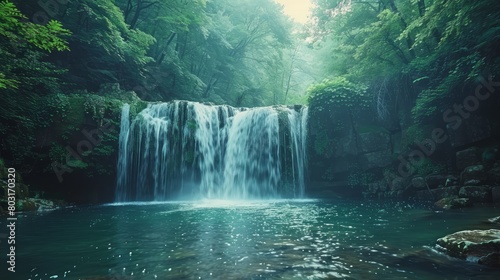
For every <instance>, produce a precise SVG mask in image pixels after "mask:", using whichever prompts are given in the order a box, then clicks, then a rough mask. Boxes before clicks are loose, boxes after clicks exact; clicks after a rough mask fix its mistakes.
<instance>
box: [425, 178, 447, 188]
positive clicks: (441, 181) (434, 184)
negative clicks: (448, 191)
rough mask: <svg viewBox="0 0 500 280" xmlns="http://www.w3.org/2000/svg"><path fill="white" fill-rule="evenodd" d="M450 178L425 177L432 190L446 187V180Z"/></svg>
mask: <svg viewBox="0 0 500 280" xmlns="http://www.w3.org/2000/svg"><path fill="white" fill-rule="evenodd" d="M447 179H448V178H447V177H446V176H444V175H429V176H427V177H425V181H426V182H427V185H428V186H429V188H431V189H435V188H438V187H440V186H441V187H444V185H446V180H447Z"/></svg>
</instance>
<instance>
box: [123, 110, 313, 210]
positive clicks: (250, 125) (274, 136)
mask: <svg viewBox="0 0 500 280" xmlns="http://www.w3.org/2000/svg"><path fill="white" fill-rule="evenodd" d="M129 111H130V107H129V106H128V105H124V106H123V109H122V119H121V125H120V129H121V130H120V138H119V141H120V142H119V158H118V178H117V189H116V200H117V201H119V202H123V201H151V200H156V201H163V200H168V199H186V198H187V199H197V198H214V199H261V198H279V197H303V196H304V186H305V177H306V176H305V167H306V153H305V147H306V146H305V141H306V123H307V107H302V106H296V107H294V108H290V107H285V106H273V107H260V108H234V107H231V106H224V105H205V104H201V103H197V102H188V101H173V102H168V103H159V104H149V105H148V107H147V108H146V109H144V110H143V111H141V112H140V113H139V114H137V116H136V117H135V118H134V119H133V120H132V121H129V118H130V116H129Z"/></svg>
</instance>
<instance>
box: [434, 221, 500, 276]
mask: <svg viewBox="0 0 500 280" xmlns="http://www.w3.org/2000/svg"><path fill="white" fill-rule="evenodd" d="M436 243H437V245H436V249H437V250H438V251H441V252H444V253H445V254H447V255H449V256H451V257H455V258H459V259H464V260H467V261H469V262H475V263H478V264H482V265H486V266H491V267H500V230H498V229H488V230H463V231H459V232H455V233H452V234H450V235H447V236H445V237H442V238H439V239H438V240H437V241H436Z"/></svg>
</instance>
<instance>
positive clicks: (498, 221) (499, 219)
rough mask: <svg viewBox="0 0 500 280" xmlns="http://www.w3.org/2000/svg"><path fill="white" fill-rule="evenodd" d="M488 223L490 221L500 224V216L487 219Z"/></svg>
mask: <svg viewBox="0 0 500 280" xmlns="http://www.w3.org/2000/svg"><path fill="white" fill-rule="evenodd" d="M488 223H490V224H500V216H498V217H495V218H491V219H488Z"/></svg>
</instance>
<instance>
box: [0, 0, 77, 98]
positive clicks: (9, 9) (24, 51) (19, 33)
mask: <svg viewBox="0 0 500 280" xmlns="http://www.w3.org/2000/svg"><path fill="white" fill-rule="evenodd" d="M70 34H71V33H70V32H69V30H67V29H64V28H63V27H62V25H61V23H60V22H58V21H55V20H51V21H49V22H48V23H47V24H46V25H39V24H34V23H32V22H29V21H27V18H26V16H25V15H23V14H22V13H21V12H20V11H19V10H18V8H17V7H16V6H15V5H14V4H13V3H11V2H10V1H5V0H4V1H2V2H0V64H2V66H3V67H2V70H1V72H0V89H2V88H3V89H9V88H11V89H21V90H25V91H29V90H33V87H38V88H40V84H43V85H44V86H46V87H47V88H49V89H53V88H54V81H55V78H53V77H52V76H54V75H56V74H60V73H61V71H60V70H55V69H54V67H53V66H52V64H50V63H47V62H43V61H42V58H43V56H44V52H51V51H53V50H57V51H63V50H69V48H68V44H67V42H66V40H65V39H64V38H65V37H67V36H69V35H70Z"/></svg>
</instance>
